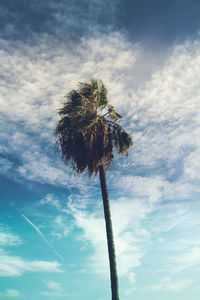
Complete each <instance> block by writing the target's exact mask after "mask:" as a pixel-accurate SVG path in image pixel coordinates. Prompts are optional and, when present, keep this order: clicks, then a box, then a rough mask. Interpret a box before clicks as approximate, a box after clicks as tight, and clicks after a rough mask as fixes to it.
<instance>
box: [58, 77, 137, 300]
mask: <svg viewBox="0 0 200 300" xmlns="http://www.w3.org/2000/svg"><path fill="white" fill-rule="evenodd" d="M65 97H66V102H65V103H64V104H63V107H62V108H61V109H60V110H59V115H60V120H59V121H58V123H57V126H56V129H55V136H56V149H57V150H61V159H62V161H63V162H64V163H65V164H67V163H68V162H69V161H70V162H71V163H72V167H73V170H74V171H75V172H76V173H82V172H84V170H86V169H88V175H89V176H91V175H93V174H94V175H97V173H99V176H100V184H101V192H102V198H103V206H104V216H105V223H106V233H107V244H108V254H109V262H110V279H111V291H112V300H119V294H118V277H117V267H116V257H115V247H114V237H113V230H112V221H111V213H110V204H109V198H108V191H107V184H106V177H105V172H106V171H107V170H108V169H109V167H110V165H111V162H112V159H113V150H116V152H117V153H118V154H122V153H124V152H126V153H127V151H128V149H129V148H130V146H131V145H132V140H131V137H130V136H129V135H128V134H127V133H126V132H125V131H124V129H123V128H122V127H121V126H120V125H119V124H118V121H119V120H120V119H121V116H120V115H119V114H118V113H117V112H116V111H115V109H114V107H113V106H112V105H111V104H109V103H108V99H107V89H106V88H105V85H104V84H103V82H102V80H94V79H91V80H90V81H89V82H84V83H79V85H78V89H77V90H72V91H71V92H70V93H68V94H67V95H66V96H65Z"/></svg>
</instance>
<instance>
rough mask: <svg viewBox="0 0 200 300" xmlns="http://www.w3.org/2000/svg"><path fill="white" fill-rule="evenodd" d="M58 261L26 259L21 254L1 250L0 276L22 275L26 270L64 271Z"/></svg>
mask: <svg viewBox="0 0 200 300" xmlns="http://www.w3.org/2000/svg"><path fill="white" fill-rule="evenodd" d="M60 267H61V264H59V263H58V262H57V261H54V262H49V261H37V260H36V261H26V260H24V259H23V258H21V257H19V256H11V255H7V254H6V253H5V252H3V251H1V252H0V277H7V276H8V277H11V276H20V275H22V274H23V273H24V272H62V270H61V269H60Z"/></svg>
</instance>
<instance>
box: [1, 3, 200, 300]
mask: <svg viewBox="0 0 200 300" xmlns="http://www.w3.org/2000/svg"><path fill="white" fill-rule="evenodd" d="M199 20H200V2H199V1H198V0H173V1H172V0H169V1H166V0H159V1H158V0H140V1H138V0H132V1H131V0H112V1H108V0H101V1H100V0H93V1H91V0H90V1H88V0H81V1H80V0H73V1H72V0H71V1H69V0H65V1H64V0H57V1H56V0H46V1H44V0H41V1H36V0H32V1H31V0H26V1H25V0H15V1H13V0H1V2H0V56H1V59H0V123H1V131H0V187H1V193H0V194H1V196H0V206H1V209H0V299H5V300H6V299H28V300H33V299H34V300H35V299H36V298H37V299H38V300H45V299H49V300H61V299H70V300H72V299H74V300H84V299H92V300H109V299H111V296H110V281H109V267H108V266H109V264H108V254H107V245H106V235H105V225H104V218H103V207H102V199H101V191H100V184H99V178H98V176H97V177H91V178H88V176H87V172H86V173H84V174H82V175H76V174H73V172H72V170H71V166H70V164H69V165H68V166H64V165H63V164H62V162H61V161H60V155H59V153H56V152H55V151H54V144H55V139H54V135H53V133H54V129H55V126H56V122H57V121H58V113H57V112H58V109H59V108H60V107H61V106H62V103H63V101H64V95H66V94H67V93H68V92H69V91H70V90H72V89H75V88H76V87H77V84H78V82H84V81H88V80H89V79H90V78H101V79H102V80H103V81H104V83H105V85H106V87H107V89H108V97H109V101H110V102H111V103H112V104H113V105H114V106H115V108H116V111H117V112H118V113H119V114H120V115H122V116H123V120H122V121H121V123H120V124H121V125H122V126H123V127H124V128H125V130H126V131H127V132H129V133H130V134H131V136H132V140H133V146H132V148H131V149H130V151H129V155H128V158H126V157H123V156H120V157H118V156H115V159H114V161H113V163H112V166H111V168H110V170H109V171H108V172H107V183H108V190H109V197H110V202H111V211H112V219H113V229H114V236H115V244H116V254H117V266H118V273H119V287H120V299H121V300H136V299H137V300H147V299H148V300H169V299H171V300H188V299H193V300H198V299H199V297H200V288H199V277H200V232H199V228H200V197H199V196H200V175H199V165H200V138H199V136H200V126H199V123H200V102H199V95H200V82H199V74H200V21H199Z"/></svg>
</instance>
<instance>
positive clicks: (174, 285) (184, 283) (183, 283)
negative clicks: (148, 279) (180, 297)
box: [151, 277, 193, 292]
mask: <svg viewBox="0 0 200 300" xmlns="http://www.w3.org/2000/svg"><path fill="white" fill-rule="evenodd" d="M192 283H193V281H192V280H179V281H176V280H172V279H171V278H169V277H165V278H163V279H162V280H161V282H160V284H158V285H154V286H152V287H151V289H152V290H154V291H175V292H179V291H181V290H183V289H185V288H187V287H190V286H191V285H192Z"/></svg>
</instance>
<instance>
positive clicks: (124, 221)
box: [71, 198, 149, 281]
mask: <svg viewBox="0 0 200 300" xmlns="http://www.w3.org/2000/svg"><path fill="white" fill-rule="evenodd" d="M124 203H126V205H124ZM71 207H72V206H71ZM111 208H112V219H113V230H114V235H115V245H116V256H117V263H118V272H119V275H121V276H122V275H127V276H128V277H129V279H130V280H132V281H133V278H134V273H133V272H132V270H133V269H134V268H135V267H137V266H139V265H140V264H141V258H142V257H143V255H144V253H145V251H144V244H145V243H146V242H147V241H148V239H149V233H148V231H147V230H145V229H144V228H142V227H141V226H140V218H141V217H142V216H144V214H145V207H143V205H142V204H141V203H140V202H139V201H134V200H132V201H131V200H128V199H123V198H122V199H119V200H118V201H115V202H112V203H111ZM99 209H100V207H98V209H96V211H95V212H94V213H88V212H87V211H83V210H81V209H79V208H78V207H77V206H73V207H72V214H73V216H74V218H75V223H76V226H78V227H79V228H81V229H82V230H83V236H82V238H83V240H84V241H86V242H90V243H91V244H92V246H93V254H92V255H91V257H90V258H89V262H88V263H89V268H92V270H93V271H95V272H97V273H100V274H104V275H108V274H109V272H108V254H107V242H106V231H105V221H104V218H103V217H102V215H103V207H101V209H102V213H101V214H100V213H99Z"/></svg>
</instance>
